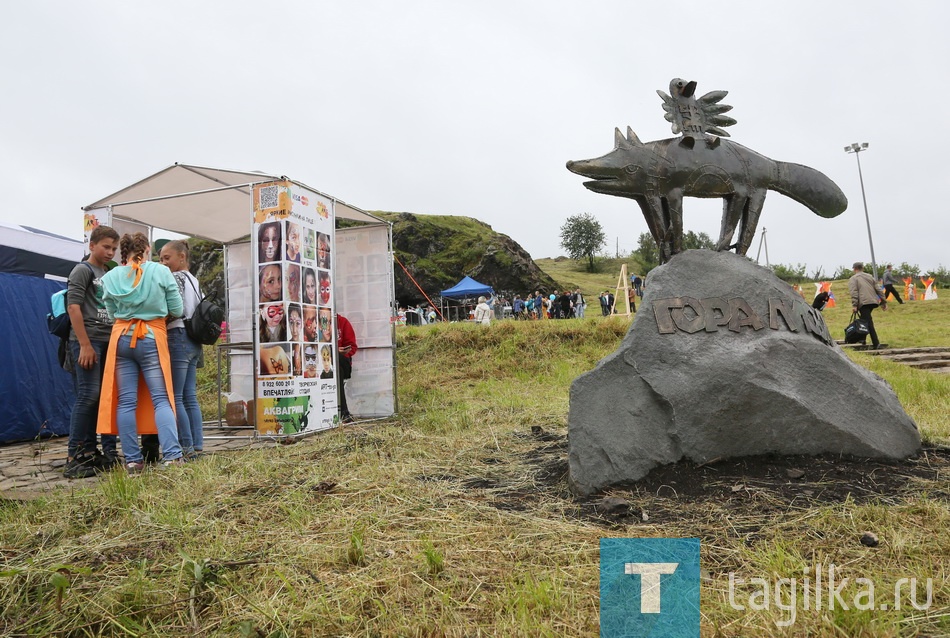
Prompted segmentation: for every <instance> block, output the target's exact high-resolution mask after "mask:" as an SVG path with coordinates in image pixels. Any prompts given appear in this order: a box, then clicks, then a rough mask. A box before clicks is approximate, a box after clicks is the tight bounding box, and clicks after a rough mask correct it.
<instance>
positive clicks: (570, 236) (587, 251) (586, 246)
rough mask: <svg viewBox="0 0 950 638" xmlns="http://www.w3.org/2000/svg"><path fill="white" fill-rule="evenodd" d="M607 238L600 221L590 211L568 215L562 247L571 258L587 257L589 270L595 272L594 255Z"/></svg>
mask: <svg viewBox="0 0 950 638" xmlns="http://www.w3.org/2000/svg"><path fill="white" fill-rule="evenodd" d="M606 240H607V236H606V235H604V229H603V228H602V227H601V225H600V222H599V221H597V220H596V219H594V216H593V215H591V214H590V213H581V214H580V215H572V216H571V217H568V218H567V220H566V221H565V222H564V225H563V226H561V247H562V248H564V249H565V250H566V251H567V254H568V255H569V256H570V257H571V259H577V260H580V259H584V258H585V257H586V258H587V270H588V271H590V272H594V255H595V254H597V251H598V250H600V248H601V246H603V245H604V242H605V241H606Z"/></svg>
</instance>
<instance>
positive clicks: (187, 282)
mask: <svg viewBox="0 0 950 638" xmlns="http://www.w3.org/2000/svg"><path fill="white" fill-rule="evenodd" d="M160 255H161V262H162V263H163V264H165V265H166V266H168V269H169V270H170V271H172V276H173V277H174V278H175V283H177V284H178V291H179V292H180V293H181V298H182V305H183V307H184V310H183V312H182V317H184V318H188V319H191V318H192V317H193V316H194V314H195V308H197V307H198V304H199V303H201V285H200V284H199V283H198V280H197V279H196V278H195V276H194V275H192V274H191V272H189V270H188V268H189V255H190V249H189V247H188V242H186V241H181V240H177V239H176V240H172V241H170V242H168V243H167V244H165V245H164V246H163V247H162V251H161V253H160ZM166 328H167V329H168V352H169V354H170V355H171V361H172V385H173V386H174V387H175V417H176V419H177V420H178V442H179V443H180V444H181V449H182V452H183V454H184V456H185V458H186V459H195V458H198V457H199V456H200V455H201V453H202V451H203V450H204V431H203V429H202V423H203V419H202V416H201V408H200V407H199V405H198V367H199V363H200V362H201V356H202V351H201V344H200V343H197V342H196V341H193V340H192V339H191V337H189V336H188V333H187V332H186V330H185V322H184V319H182V318H174V319H172V320H171V321H169V322H168V324H167V326H166Z"/></svg>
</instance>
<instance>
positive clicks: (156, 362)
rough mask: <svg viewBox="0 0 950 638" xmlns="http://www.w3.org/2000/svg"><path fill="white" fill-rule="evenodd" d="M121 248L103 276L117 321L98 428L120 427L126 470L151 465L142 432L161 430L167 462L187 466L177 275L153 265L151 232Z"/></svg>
mask: <svg viewBox="0 0 950 638" xmlns="http://www.w3.org/2000/svg"><path fill="white" fill-rule="evenodd" d="M119 249H120V250H121V251H122V266H121V267H119V268H113V269H112V270H111V271H109V273H108V274H107V275H106V276H105V277H103V278H102V288H103V301H104V302H105V306H106V310H108V312H109V316H110V317H112V318H114V320H115V324H114V326H113V328H112V337H111V340H110V346H109V355H108V359H107V360H106V369H105V373H104V377H103V380H102V394H101V397H100V401H99V426H98V431H99V432H100V433H106V434H115V433H116V430H118V435H119V440H120V441H121V443H122V454H123V455H124V456H125V463H126V468H127V470H128V471H129V472H133V473H134V472H140V471H141V470H142V469H143V467H144V463H143V460H142V451H141V448H140V447H139V443H138V434H154V433H156V432H157V434H158V440H159V443H160V444H161V446H162V455H163V457H164V461H165V464H166V465H173V464H178V463H182V462H183V461H182V450H181V446H180V445H179V443H178V427H177V422H176V420H175V411H174V405H175V393H174V386H173V384H172V369H171V361H170V357H169V352H168V335H167V332H166V329H165V318H166V317H167V316H172V317H180V316H181V314H182V299H181V293H180V292H179V289H178V284H177V283H175V278H174V277H173V276H172V273H171V271H170V270H169V269H168V268H167V267H166V266H163V265H162V264H158V263H155V262H153V261H150V259H149V257H150V252H151V251H150V246H149V242H148V238H147V237H146V236H145V235H143V234H142V233H135V234H134V235H129V234H126V235H123V236H122V239H121V240H120V241H119ZM143 381H144V387H143V383H142V382H143Z"/></svg>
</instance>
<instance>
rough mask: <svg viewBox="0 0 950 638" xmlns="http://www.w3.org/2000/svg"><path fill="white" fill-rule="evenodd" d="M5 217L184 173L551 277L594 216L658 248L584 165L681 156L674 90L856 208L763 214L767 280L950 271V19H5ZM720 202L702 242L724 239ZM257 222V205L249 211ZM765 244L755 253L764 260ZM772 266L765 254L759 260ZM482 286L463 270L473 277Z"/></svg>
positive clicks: (404, 10) (70, 221)
mask: <svg viewBox="0 0 950 638" xmlns="http://www.w3.org/2000/svg"><path fill="white" fill-rule="evenodd" d="M2 17H3V19H2V20H0V54H2V59H3V65H2V73H0V89H2V102H0V114H2V117H0V131H2V135H0V168H2V171H3V174H4V175H6V176H7V177H6V185H5V192H6V196H5V197H4V199H3V205H2V210H0V221H3V222H7V223H21V224H26V225H32V226H38V227H41V228H44V229H48V230H52V231H55V232H59V233H61V234H65V235H69V236H73V237H76V238H81V221H82V215H81V211H80V207H81V206H83V205H86V204H89V203H91V202H93V201H95V200H97V199H100V198H102V197H104V196H106V195H109V194H111V193H113V192H114V191H117V190H119V189H120V188H122V187H125V186H127V185H129V184H132V183H133V182H135V181H137V180H139V179H141V178H143V177H146V176H148V175H150V174H152V173H154V172H157V171H159V170H161V169H163V168H165V167H167V166H169V165H171V164H173V163H175V162H181V163H187V164H197V165H203V166H212V167H218V168H232V169H241V170H260V171H264V172H267V173H273V174H282V175H287V176H289V177H291V178H293V179H296V180H298V181H301V182H303V183H305V184H308V185H310V186H312V187H314V188H316V189H318V190H320V191H323V192H324V193H327V194H329V195H332V196H334V197H337V198H339V199H342V200H345V201H347V202H349V203H351V204H353V205H355V206H358V207H360V208H363V209H366V210H390V211H411V212H415V213H431V214H447V215H466V216H470V217H475V218H477V219H479V220H482V221H484V222H486V223H488V224H490V225H491V226H492V227H493V228H494V229H495V230H496V231H498V232H501V233H505V234H507V235H509V236H511V237H512V238H513V239H514V240H515V241H517V242H518V243H520V244H521V245H522V246H524V247H525V248H526V249H527V250H528V251H529V252H530V253H531V255H532V256H533V257H535V258H540V257H554V256H557V255H559V254H563V253H564V250H563V249H562V248H560V246H559V243H560V238H559V229H560V226H561V224H563V222H564V220H565V219H566V218H567V217H568V216H570V215H574V214H577V213H582V212H589V213H591V214H593V215H594V216H595V217H596V218H597V219H598V220H600V222H601V223H602V224H603V226H604V229H605V231H606V233H607V235H608V237H609V248H610V251H611V252H613V250H614V249H615V247H616V245H617V243H618V241H619V246H620V249H621V250H622V251H629V250H630V249H632V248H635V246H636V241H637V237H638V235H639V234H640V233H642V232H646V230H647V227H646V223H645V222H644V220H643V217H642V215H641V213H640V212H639V209H638V208H637V206H636V204H635V203H634V202H633V201H631V200H626V199H620V198H615V197H610V196H606V195H600V194H596V193H593V192H590V191H588V190H587V189H585V188H584V187H583V185H582V183H583V181H584V179H583V178H582V177H580V176H577V175H574V174H572V173H570V172H568V171H567V170H566V169H565V167H564V164H565V162H566V161H567V160H571V159H584V158H591V157H596V156H599V155H602V154H604V153H606V152H608V151H609V150H610V149H611V148H612V147H613V130H614V127H620V128H621V130H625V129H626V127H627V126H628V125H629V126H631V127H633V129H634V130H635V131H636V132H637V133H638V135H639V136H640V138H641V139H642V140H644V141H649V140H655V139H663V138H667V137H671V136H672V133H671V131H670V126H669V124H668V123H667V122H666V121H665V120H664V119H663V110H662V107H661V101H660V98H659V97H658V96H657V94H656V90H657V89H663V90H664V91H667V90H668V85H669V81H670V79H671V78H673V77H681V78H686V79H692V80H696V81H697V82H698V89H697V94H698V95H702V94H703V93H706V92H708V91H712V90H716V89H723V90H727V91H729V95H728V97H727V98H726V99H725V100H724V103H728V104H731V105H733V106H734V109H733V110H732V111H731V112H730V113H729V115H730V116H733V117H734V118H735V119H736V120H738V124H737V125H735V126H733V127H731V128H730V129H729V132H730V133H731V134H732V139H733V140H735V141H736V142H739V143H741V144H743V145H745V146H748V147H750V148H752V149H753V150H756V151H758V152H759V153H762V154H764V155H767V156H769V157H771V158H773V159H777V160H783V161H789V162H795V163H799V164H806V165H808V166H811V167H813V168H816V169H818V170H820V171H822V172H823V173H825V174H826V175H828V176H829V177H830V178H831V179H833V180H834V181H835V182H837V183H838V185H839V186H840V187H841V189H842V190H843V191H844V192H845V194H846V195H847V196H848V199H849V201H850V205H849V208H848V210H847V211H846V212H845V213H844V214H843V215H841V216H840V217H838V218H836V219H833V220H827V219H822V218H820V217H817V216H816V215H814V214H812V213H811V212H810V211H809V210H808V209H806V208H805V207H803V206H801V205H799V204H797V203H795V202H793V201H792V200H789V199H787V198H785V197H783V196H782V195H779V194H778V193H771V194H770V195H769V197H768V199H767V201H766V203H765V209H764V212H763V214H762V218H761V221H760V225H759V228H760V230H761V228H762V227H763V226H764V227H766V228H768V235H767V236H768V240H767V244H768V250H769V258H770V260H771V262H772V263H776V262H778V263H786V264H795V263H804V264H807V266H808V271H809V273H812V272H813V271H815V270H817V269H818V268H819V267H823V268H824V269H825V271H826V273H827V274H831V272H833V271H834V269H835V267H836V266H839V265H842V264H847V265H849V266H850V264H851V262H853V261H855V260H858V259H860V260H869V259H870V250H869V246H868V237H867V230H866V226H865V221H864V209H863V206H862V203H861V189H860V183H859V180H858V168H857V163H856V161H855V157H854V156H853V155H848V154H846V153H845V152H844V150H843V148H844V146H845V145H847V144H849V143H851V142H868V143H869V144H870V147H869V149H868V150H867V151H866V152H864V153H862V154H861V163H862V168H863V170H864V182H865V188H866V192H867V203H868V210H869V213H870V219H871V229H872V232H873V238H874V248H875V253H876V256H877V261H878V262H879V263H884V262H887V261H893V262H895V263H900V262H903V261H906V262H910V263H916V264H919V265H920V266H921V267H922V268H924V269H927V268H932V267H936V266H938V265H941V264H942V265H943V266H950V257H948V255H950V252H948V249H947V242H948V238H950V215H948V214H947V213H948V211H947V208H946V204H945V201H946V196H945V194H946V191H947V188H948V186H950V179H948V165H950V161H948V159H947V158H948V152H947V151H946V149H945V147H946V144H944V143H943V142H942V139H943V137H944V131H943V129H942V128H941V127H940V122H943V121H944V120H945V119H946V110H947V105H948V103H950V100H948V97H950V87H948V82H947V76H948V73H947V65H948V62H950V45H948V42H950V38H948V37H947V35H946V29H947V24H948V23H950V4H948V3H944V2H939V1H937V0H933V1H931V2H914V1H904V2H892V1H888V2H883V1H867V0H864V1H860V2H851V1H847V2H815V1H801V0H799V1H796V2H785V3H771V2H758V1H756V2H727V1H723V2H690V1H682V0H681V1H679V2H665V1H664V2H633V1H629V0H628V1H625V2H613V1H611V2H605V1H598V2H577V1H572V2H563V1H551V0H546V1H544V2H517V1H514V0H505V1H504V2H501V1H498V2H494V1H485V0H480V1H478V2H467V3H463V2H445V1H433V2H413V1H408V0H407V1H404V2H366V1H364V2H305V1H302V0H301V1H297V2H290V1H287V2H280V1H276V2H275V1H272V2H267V3H262V2H249V1H245V0H228V1H227V2H202V1H197V0H188V1H184V2H183V1H178V0H173V1H170V0H161V1H160V2H146V1H136V2H128V1H115V2H106V1H97V0H89V1H87V2H75V1H72V0H70V1H61V2H53V1H44V0H36V1H33V2H15V3H13V2H11V3H4V6H3V16H2ZM720 211H721V204H720V202H719V200H698V199H687V200H686V202H685V206H684V218H685V227H686V229H688V230H695V231H704V232H707V233H709V234H710V235H711V236H712V237H713V238H714V239H715V238H716V237H717V236H718V229H719V221H720ZM236 212H237V213H238V214H241V213H242V212H243V211H236ZM759 243H760V242H759V236H756V239H755V242H754V243H753V246H752V248H751V249H750V251H749V253H750V256H752V257H755V253H756V252H757V249H758V246H759ZM762 261H764V251H763V255H762ZM461 274H462V273H460V275H461Z"/></svg>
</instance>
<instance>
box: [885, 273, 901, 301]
mask: <svg viewBox="0 0 950 638" xmlns="http://www.w3.org/2000/svg"><path fill="white" fill-rule="evenodd" d="M893 268H894V267H893V266H892V265H891V264H888V265H887V270H885V271H884V282H883V283H884V291H885V295H884V299H887V294H886V293H890V294H892V295H894V299H897V303H899V304H900V305H902V306H903V305H904V300H903V299H901V295H900V293H899V292H897V288H895V287H894V284H896V283H897V280H896V279H894V271H893Z"/></svg>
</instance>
